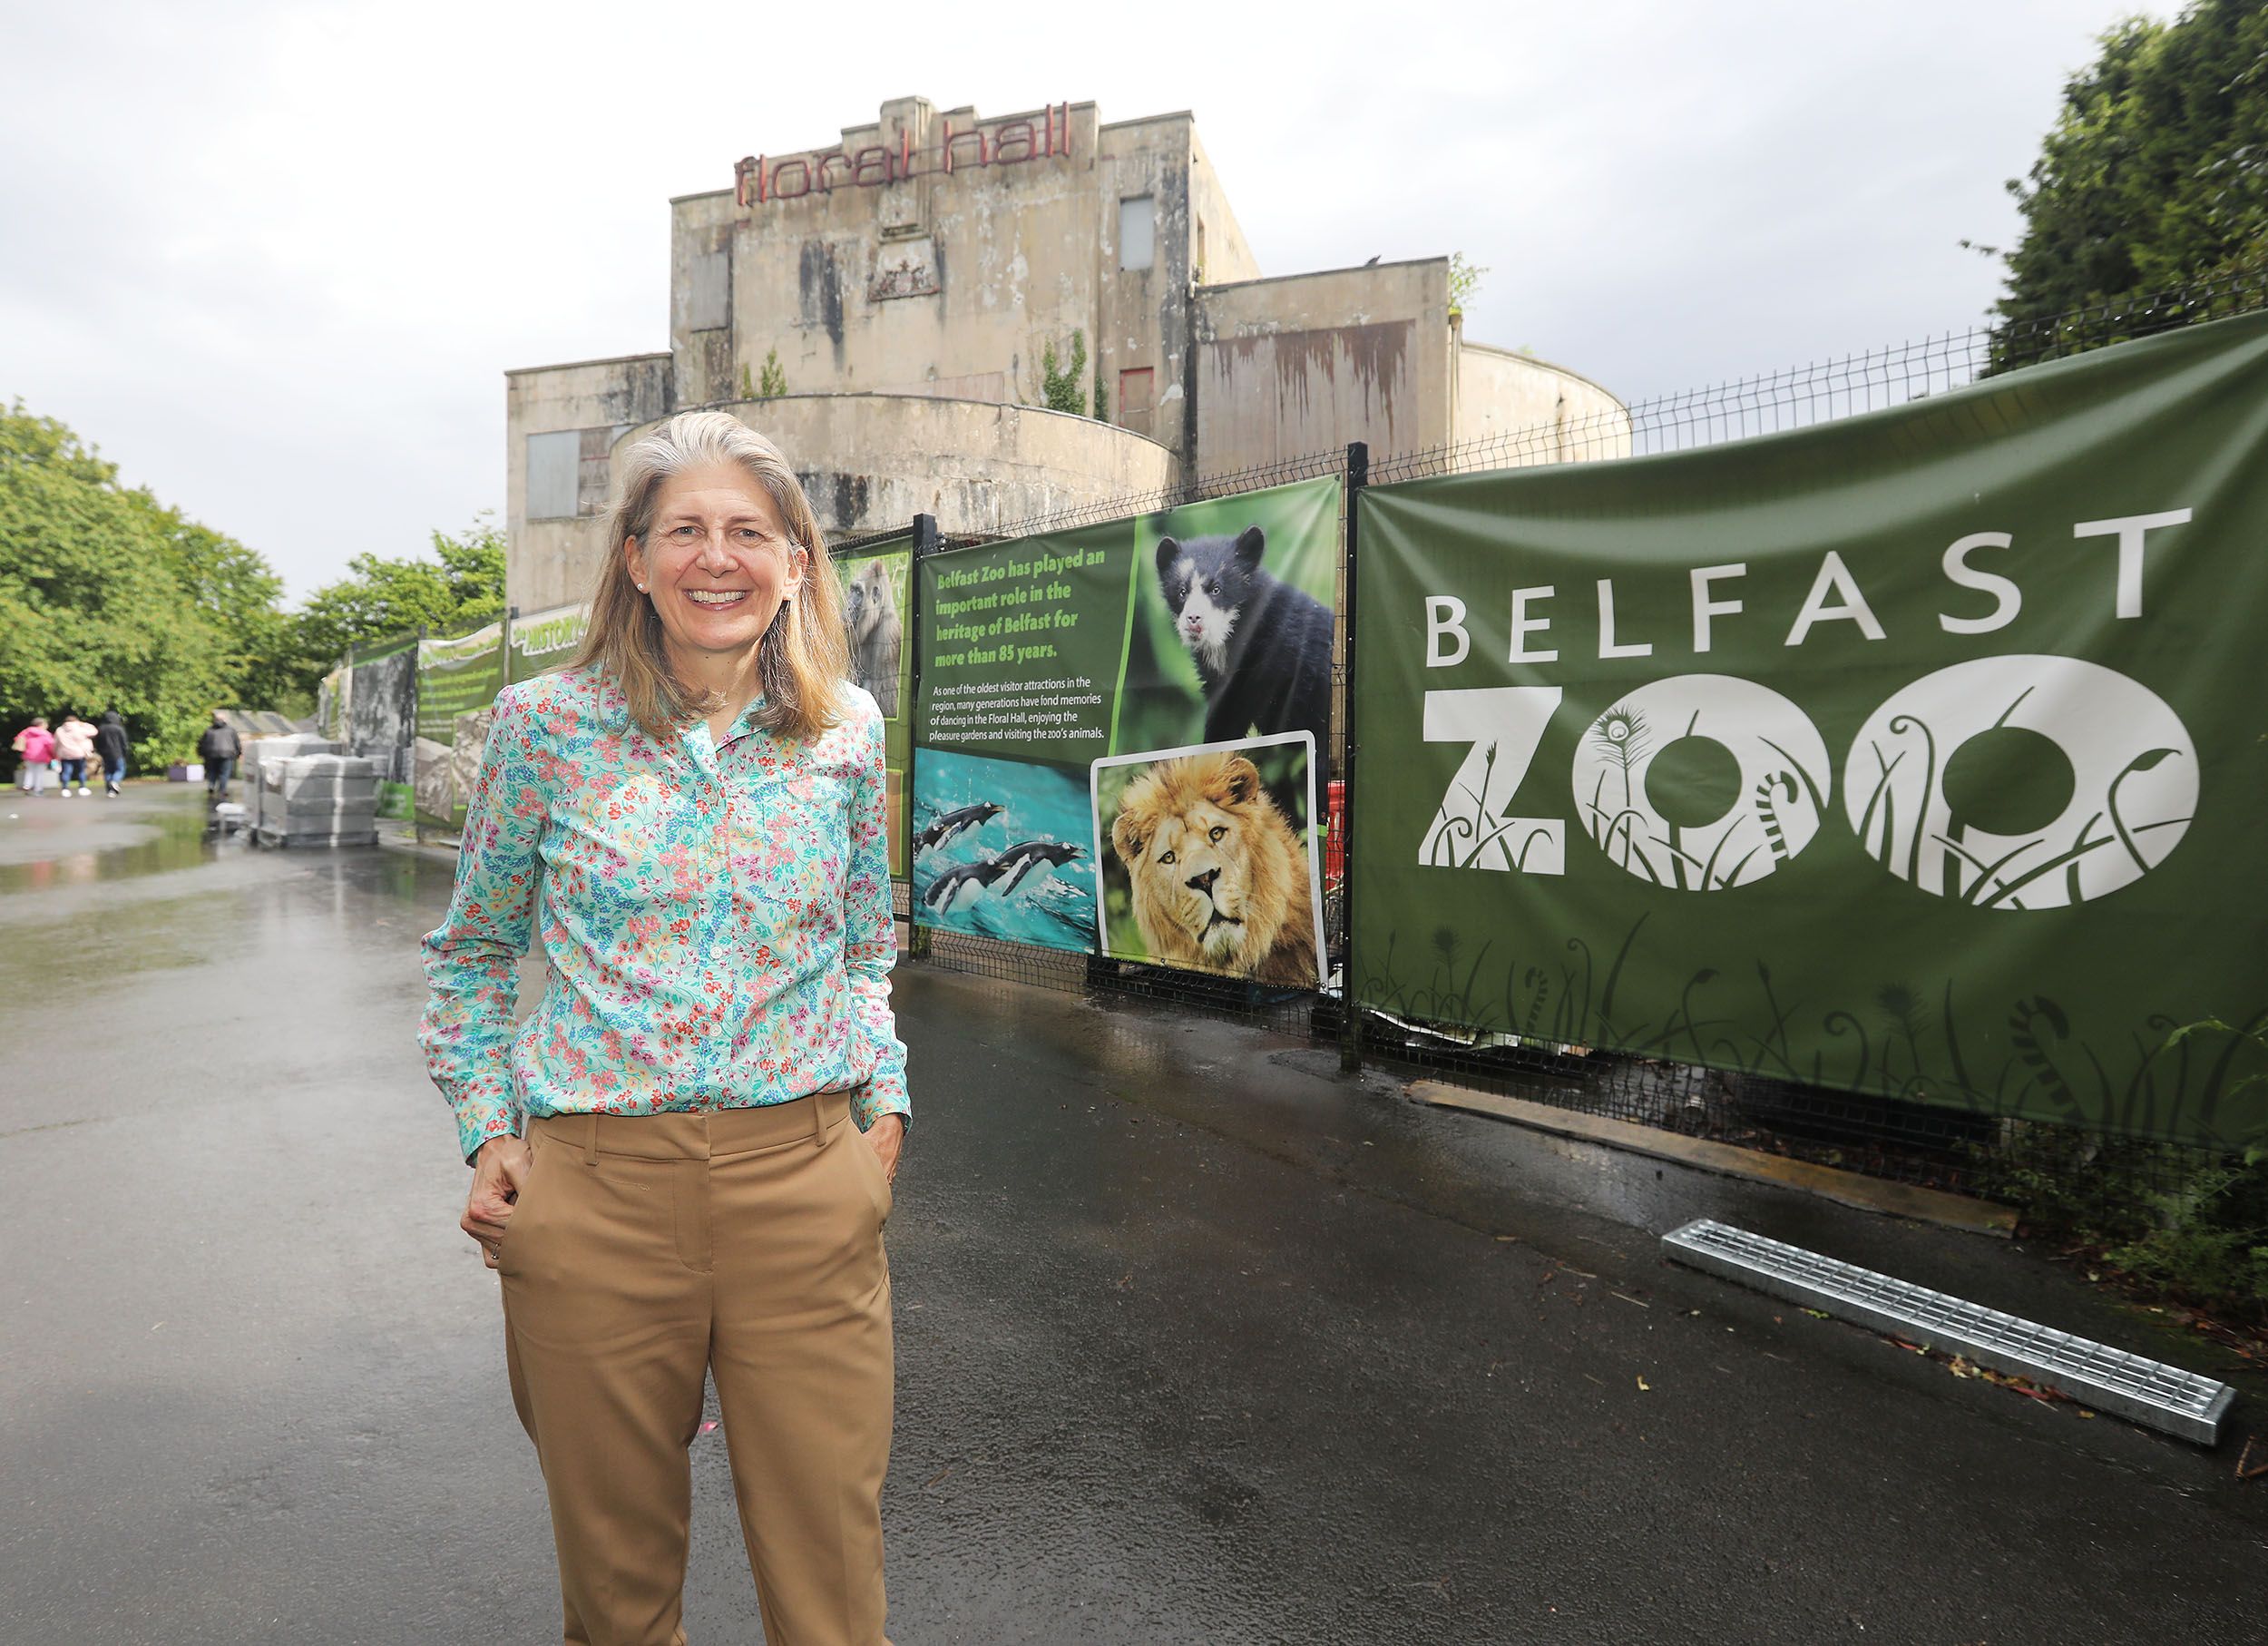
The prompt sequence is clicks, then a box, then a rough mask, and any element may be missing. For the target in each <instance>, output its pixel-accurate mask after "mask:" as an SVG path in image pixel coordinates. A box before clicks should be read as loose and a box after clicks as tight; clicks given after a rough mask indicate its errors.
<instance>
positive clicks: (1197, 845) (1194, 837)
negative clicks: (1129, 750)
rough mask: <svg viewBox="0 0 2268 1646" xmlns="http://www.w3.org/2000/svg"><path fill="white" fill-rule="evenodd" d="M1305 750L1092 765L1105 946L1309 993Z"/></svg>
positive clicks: (1295, 744) (1313, 962)
mask: <svg viewBox="0 0 2268 1646" xmlns="http://www.w3.org/2000/svg"><path fill="white" fill-rule="evenodd" d="M1313 750H1314V744H1313V741H1312V740H1311V739H1309V738H1308V737H1306V736H1305V735H1304V734H1299V735H1295V736H1292V737H1286V738H1276V739H1262V740H1256V741H1254V742H1249V743H1239V744H1234V745H1229V746H1225V747H1214V748H1203V749H1197V750H1168V751H1165V752H1164V753H1162V754H1153V755H1138V756H1134V757H1132V758H1131V759H1112V760H1099V761H1097V762H1095V767H1094V789H1095V798H1096V826H1097V834H1098V837H1099V838H1105V837H1107V838H1108V839H1109V841H1110V861H1109V862H1108V863H1107V865H1106V868H1105V874H1106V882H1107V886H1108V894H1107V898H1106V904H1107V906H1106V909H1105V911H1104V915H1103V921H1102V928H1103V929H1102V946H1103V949H1104V951H1105V952H1106V953H1108V954H1110V955H1116V956H1118V957H1119V958H1121V959H1129V960H1148V961H1155V962H1158V963H1159V964H1161V965H1174V966H1183V967H1187V968H1188V969H1190V970H1192V971H1201V972H1214V973H1218V974H1220V975H1226V976H1231V977H1249V978H1252V979H1254V980H1256V981H1257V982H1260V983H1271V984H1283V985H1292V986H1295V987H1303V988H1313V987H1315V982H1316V978H1317V976H1318V975H1319V972H1320V966H1321V955H1320V954H1319V953H1318V950H1317V945H1316V930H1317V916H1316V908H1315V904H1316V898H1317V891H1316V882H1315V854H1314V853H1313V852H1312V851H1311V850H1310V849H1309V847H1308V843H1307V827H1308V819H1309V818H1312V816H1313V815H1314V809H1315V808H1314V796H1313V791H1312V766H1313ZM1264 768H1265V770H1264ZM1129 927H1130V928H1131V929H1130V930H1129V929H1128V928H1129Z"/></svg>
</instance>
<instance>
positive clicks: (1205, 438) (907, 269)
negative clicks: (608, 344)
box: [506, 98, 1618, 610]
mask: <svg viewBox="0 0 2268 1646" xmlns="http://www.w3.org/2000/svg"><path fill="white" fill-rule="evenodd" d="M732 176H733V186H732V187H730V188H726V189H719V190H715V191H709V192H707V193H701V194H694V195H688V196H685V197H683V198H680V199H678V200H675V201H671V202H670V317H669V318H670V325H669V338H670V347H669V349H668V351H667V352H666V353H660V354H650V355H637V356H631V357H626V358H618V359H611V360H596V361H589V362H583V363H579V364H575V365H570V366H559V367H542V368H536V369H531V370H526V371H515V372H513V373H510V374H508V378H507V383H508V387H507V397H506V407H507V446H508V451H507V457H506V465H507V475H508V476H509V495H508V508H507V531H508V534H509V539H510V544H511V551H510V555H509V560H508V567H507V577H508V582H509V585H510V589H511V593H512V599H513V603H515V604H517V605H519V606H520V607H521V608H522V609H523V610H532V609H535V608H537V607H541V606H545V605H550V604H553V603H558V602H560V601H562V600H566V599H571V598H573V597H574V596H575V595H576V594H577V593H579V592H580V590H581V588H582V585H583V584H584V583H585V582H586V581H587V579H588V575H589V571H590V568H591V564H592V563H593V561H594V559H595V557H596V555H597V554H598V553H599V551H600V548H601V541H600V540H601V534H602V530H603V524H602V518H601V516H602V513H603V508H604V502H605V495H606V489H607V483H608V479H609V475H610V472H611V464H610V462H609V458H608V454H609V453H611V450H612V448H613V446H615V445H616V444H617V443H618V442H619V441H620V440H621V439H622V438H624V437H626V436H629V435H631V434H632V433H634V432H636V431H638V430H639V429H640V428H641V427H642V426H645V425H647V424H649V423H651V422H653V421H654V420H656V419H659V418H660V417H663V416H667V415H669V414H670V413H671V412H673V411H676V410H679V409H681V408H684V407H694V406H716V407H725V408H727V409H729V410H731V411H733V412H735V413H736V414H737V415H738V416H742V417H744V418H745V419H746V420H747V421H748V422H749V423H750V424H752V425H754V426H758V427H759V428H763V429H765V430H767V432H769V433H771V434H772V435H773V436H774V437H775V438H776V439H777V440H778V441H779V443H780V445H781V446H782V447H783V449H784V450H786V451H787V454H788V455H789V456H790V458H791V459H792V460H793V461H794V462H795V463H796V465H797V469H798V471H799V472H801V473H803V474H804V475H805V476H806V480H807V485H810V486H811V488H812V494H813V496H812V500H813V503H814V505H816V507H817V509H818V511H819V514H820V517H821V521H822V523H823V524H825V525H826V527H827V528H828V530H829V531H831V532H836V533H857V532H865V531H872V530H876V529H881V528H885V527H889V526H894V525H900V524H904V523H905V522H906V520H907V519H908V518H910V516H911V515H912V514H914V513H916V512H925V513H930V514H935V515H936V516H937V517H938V520H939V522H940V524H942V525H943V527H944V529H946V530H947V531H954V532H962V531H993V530H999V529H1001V528H1002V527H1003V526H1008V525H1012V524H1014V523H1015V522H1016V521H1017V520H1019V519H1023V518H1028V517H1030V516H1031V515H1035V514H1045V513H1048V512H1051V511H1053V510H1056V509H1061V508H1064V507H1069V506H1073V505H1079V504H1084V503H1091V502H1101V501H1105V500H1107V499H1109V498H1110V497H1113V496H1118V495H1126V494H1129V493H1139V492H1144V491H1154V490H1157V489H1159V488H1161V487H1164V486H1168V485H1173V484H1174V483H1176V482H1177V481H1178V480H1180V479H1181V478H1183V477H1184V476H1185V475H1190V474H1198V473H1201V474H1206V475H1222V474H1229V473H1234V472H1236V471H1238V470H1242V469H1246V468H1250V467H1253V466H1255V465H1261V464H1266V463H1270V462H1274V461H1276V460H1279V459H1281V458H1284V457H1289V456H1302V455H1305V454H1308V453H1312V452H1316V451H1323V450H1329V449H1333V448H1334V447H1337V446H1344V445H1345V444H1346V443H1347V442H1348V441H1350V440H1356V439H1362V440H1368V441H1369V442H1370V443H1371V444H1372V446H1373V447H1374V449H1375V450H1377V451H1379V452H1381V453H1384V452H1389V451H1403V450H1410V449H1414V448H1419V447H1423V446H1438V445H1442V444H1445V443H1447V442H1449V441H1451V440H1453V439H1459V438H1463V437H1465V436H1466V434H1467V432H1468V431H1469V430H1479V431H1481V432H1488V431H1490V430H1492V429H1493V428H1495V427H1497V426H1509V425H1510V423H1511V422H1513V421H1514V420H1520V421H1523V422H1535V421H1540V422H1543V423H1550V422H1551V421H1553V420H1554V419H1555V418H1559V419H1564V418H1566V417H1569V416H1575V415H1584V416H1588V415H1589V414H1590V412H1591V411H1592V410H1594V409H1595V405H1596V404H1603V405H1604V406H1606V407H1616V403H1615V402H1614V401H1613V400H1612V397H1608V396H1605V395H1604V393H1603V391H1600V390H1598V389H1596V388H1595V387H1594V386H1592V385H1589V384H1588V383H1585V382H1584V381H1583V380H1582V379H1580V378H1579V377H1572V376H1570V375H1569V374H1565V373H1560V372H1558V371H1557V370H1556V368H1553V367H1546V366H1543V365H1542V364H1541V363H1540V362H1536V361H1532V360H1529V359H1527V358H1524V357H1520V356H1506V355H1501V353H1500V352H1499V351H1493V350H1488V351H1479V352H1480V354H1481V355H1485V357H1486V358H1481V359H1480V360H1479V363H1478V364H1477V365H1476V364H1469V363H1468V361H1467V356H1469V355H1473V354H1474V353H1475V351H1474V350H1473V349H1472V348H1470V347H1469V346H1462V345H1461V340H1460V338H1459V335H1458V332H1457V328H1456V326H1455V324H1454V322H1453V319H1452V317H1451V315H1450V313H1449V285H1448V263H1447V260H1444V259H1432V260H1424V261H1420V262H1411V263H1399V264H1389V265H1385V266H1383V267H1375V266H1374V267H1368V268H1362V269H1335V270H1330V271H1327V272H1324V273H1319V274H1312V275H1301V276H1294V277H1291V278H1289V279H1262V278H1261V274H1260V267H1259V264H1258V261H1257V260H1256V258H1255V257H1254V255H1253V253H1252V250H1251V248H1250V246H1249V245H1248V244H1247V243H1246V240H1245V237H1244V231H1243V230H1242V228H1241V227H1240V226H1239V225H1238V223H1237V218H1236V214H1235V212H1234V211H1233V210H1232V209H1231V207H1230V205H1229V202H1228V197H1227V191H1226V190H1225V189H1224V187H1223V186H1222V184H1221V182H1220V181H1219V179H1218V177H1217V174H1216V173H1215V171H1214V169H1213V166H1212V163H1211V162H1210V161H1209V160H1208V159H1207V156H1206V153H1205V151H1204V148H1203V145H1202V144H1201V143H1199V142H1198V135H1197V128H1196V122H1195V121H1194V119H1193V118H1192V116H1190V115H1189V114H1188V113H1172V114H1160V115H1153V116H1149V117H1147V118H1144V119H1139V120H1130V121H1123V122H1116V123H1110V124H1106V123H1104V122H1101V121H1100V118H1099V117H1098V115H1097V113H1096V110H1095V106H1094V105H1093V104H1092V103H1068V102H1066V103H1054V104H1051V105H1049V106H1047V107H1044V108H1041V109H1035V110H1031V111H1028V112H1024V113H1014V114H1008V115H990V116H980V115H979V114H978V113H976V111H975V110H973V109H970V108H960V109H949V110H939V109H937V108H935V107H934V106H933V105H932V104H931V103H928V102H927V101H925V100H924V99H921V98H900V99H895V100H893V101H891V102H888V103H884V104H883V105H882V108H881V111H880V114H879V117H878V118H877V119H876V120H875V121H873V122H868V123H865V124H862V125H857V126H850V127H846V128H844V130H843V132H842V133H841V140H840V142H837V143H836V144H833V145H830V146H828V147H826V148H823V149H814V150H806V151H799V152H794V153H789V154H784V155H773V154H763V155H750V156H748V157H747V158H746V159H744V160H742V161H741V162H739V163H738V165H737V166H735V167H734V168H733V171H732ZM1081 357H1083V359H1082V358H1081ZM1051 362H1052V366H1051ZM1075 362H1077V363H1078V369H1077V370H1075V371H1074V370H1073V369H1072V367H1073V365H1074V363H1075ZM1051 370H1052V372H1053V377H1054V386H1055V388H1056V390H1057V392H1058V394H1059V395H1060V394H1061V393H1062V392H1063V391H1065V390H1068V391H1069V392H1070V395H1071V396H1072V397H1073V398H1074V399H1075V401H1076V403H1077V405H1078V407H1079V408H1080V412H1082V413H1085V414H1088V415H1086V416H1075V415H1072V414H1069V413H1063V412H1048V411H1044V410H1041V409H1038V408H1041V407H1044V406H1045V405H1046V404H1047V402H1048V399H1049V397H1050V373H1051ZM767 379H768V380H769V381H768V384H767ZM767 387H769V388H770V390H771V391H772V392H771V393H770V394H768V395H767V394H766V392H765V391H766V389H767ZM1576 406H1579V407H1581V408H1582V410H1581V412H1580V414H1577V413H1576V412H1573V411H1570V410H1569V407H1576ZM1617 409H1618V407H1617Z"/></svg>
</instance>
